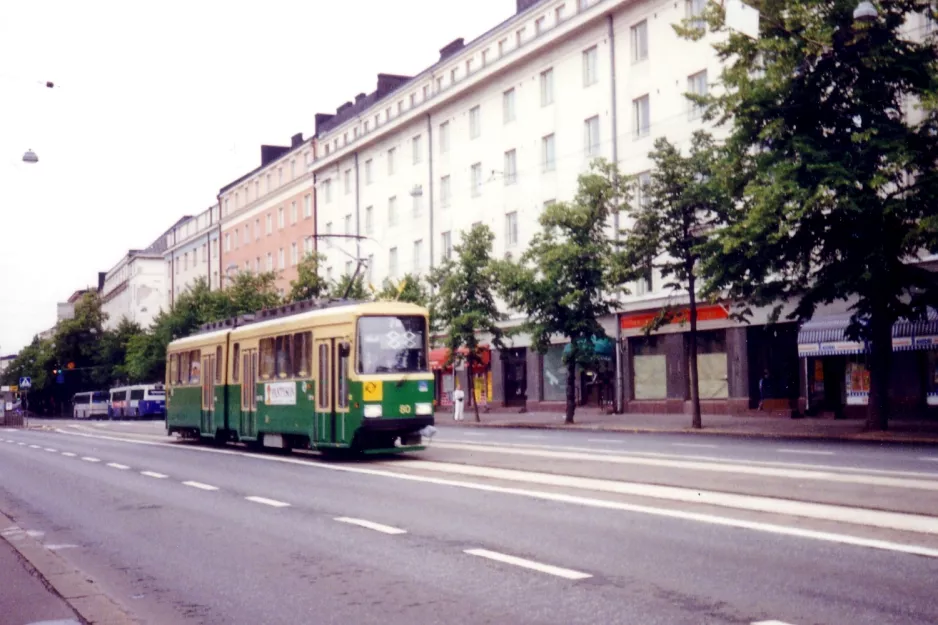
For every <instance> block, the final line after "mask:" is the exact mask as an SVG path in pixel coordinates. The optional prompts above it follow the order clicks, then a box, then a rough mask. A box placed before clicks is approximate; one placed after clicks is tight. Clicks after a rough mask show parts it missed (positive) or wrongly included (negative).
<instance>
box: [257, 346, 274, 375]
mask: <svg viewBox="0 0 938 625" xmlns="http://www.w3.org/2000/svg"><path fill="white" fill-rule="evenodd" d="M275 366H276V360H275V357H274V340H273V339H261V367H260V369H261V371H260V373H261V379H262V380H269V379H270V378H272V377H273V376H274V369H275Z"/></svg>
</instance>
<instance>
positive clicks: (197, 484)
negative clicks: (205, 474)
mask: <svg viewBox="0 0 938 625" xmlns="http://www.w3.org/2000/svg"><path fill="white" fill-rule="evenodd" d="M183 484H185V485H186V486H191V487H192V488H198V489H200V490H218V487H217V486H212V485H211V484H203V483H202V482H183Z"/></svg>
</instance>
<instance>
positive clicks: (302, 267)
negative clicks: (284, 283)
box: [289, 253, 329, 302]
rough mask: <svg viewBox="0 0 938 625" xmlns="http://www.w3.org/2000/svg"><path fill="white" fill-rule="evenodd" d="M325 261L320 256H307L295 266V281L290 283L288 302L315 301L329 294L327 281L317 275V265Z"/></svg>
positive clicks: (323, 257)
mask: <svg viewBox="0 0 938 625" xmlns="http://www.w3.org/2000/svg"><path fill="white" fill-rule="evenodd" d="M325 259H326V257H325V256H323V255H322V254H318V253H317V254H307V255H306V257H305V258H304V259H303V260H301V261H300V264H299V265H297V267H296V271H297V277H296V280H292V281H291V282H290V297H289V299H290V301H291V302H301V301H303V300H307V299H316V298H319V297H322V296H323V295H325V294H326V293H328V292H329V281H328V280H326V279H325V278H323V277H322V276H320V275H319V265H320V264H321V263H322V262H323V261H324V260H325Z"/></svg>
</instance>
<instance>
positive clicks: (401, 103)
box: [397, 100, 404, 115]
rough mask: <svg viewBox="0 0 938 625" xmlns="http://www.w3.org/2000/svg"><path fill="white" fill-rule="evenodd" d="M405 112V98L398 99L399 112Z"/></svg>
mask: <svg viewBox="0 0 938 625" xmlns="http://www.w3.org/2000/svg"><path fill="white" fill-rule="evenodd" d="M403 112H404V101H403V100H398V102H397V114H398V115H400V114H401V113H403Z"/></svg>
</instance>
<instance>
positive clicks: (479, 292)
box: [433, 225, 506, 421]
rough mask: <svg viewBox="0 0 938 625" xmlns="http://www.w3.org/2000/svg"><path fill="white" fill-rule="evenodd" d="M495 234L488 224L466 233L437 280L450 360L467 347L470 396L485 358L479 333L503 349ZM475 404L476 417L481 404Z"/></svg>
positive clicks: (441, 322)
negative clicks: (495, 261)
mask: <svg viewBox="0 0 938 625" xmlns="http://www.w3.org/2000/svg"><path fill="white" fill-rule="evenodd" d="M494 240H495V235H494V234H493V233H492V231H491V230H490V229H489V228H488V226H484V225H475V226H473V227H472V229H471V230H470V231H469V232H464V233H463V234H462V239H461V243H460V244H459V245H456V246H455V247H454V248H453V249H454V251H455V252H456V260H455V261H454V260H447V261H445V262H444V264H443V265H442V266H441V267H440V268H439V269H438V270H437V273H436V274H435V276H434V278H433V282H434V283H435V284H437V285H438V288H439V292H438V295H437V300H436V305H435V306H434V308H435V313H436V315H435V316H437V317H438V319H439V325H440V327H441V328H442V329H443V332H444V333H445V334H446V346H447V347H448V348H449V351H450V356H449V363H453V362H454V360H455V358H456V355H457V354H458V353H459V350H460V349H461V348H463V347H465V348H466V365H467V366H466V369H467V371H468V373H469V397H470V398H472V397H473V396H474V393H473V389H475V383H474V377H475V375H474V370H475V367H476V365H478V364H479V363H480V362H481V358H480V355H479V350H480V345H479V334H480V333H485V334H488V335H489V336H490V337H491V343H492V345H493V346H494V347H496V348H497V349H503V347H504V343H503V337H504V336H505V332H504V330H502V329H501V328H500V327H499V326H498V322H499V321H502V320H504V319H505V318H506V316H505V315H504V314H502V313H501V312H499V310H498V305H497V303H496V301H495V291H496V286H497V284H498V279H497V276H496V270H495V265H494V263H493V262H492V242H493V241H494ZM473 405H474V406H475V413H476V421H480V418H479V405H478V403H477V402H473Z"/></svg>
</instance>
